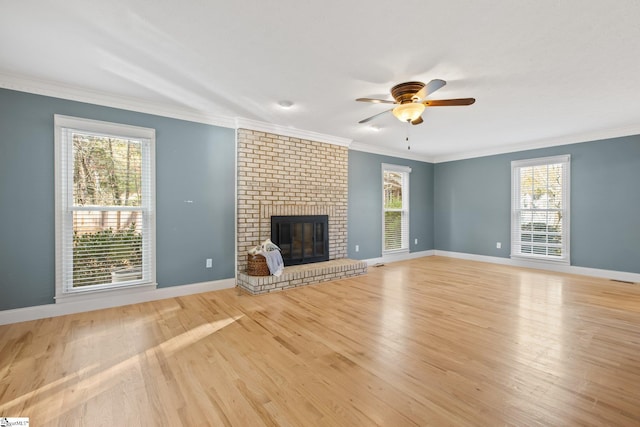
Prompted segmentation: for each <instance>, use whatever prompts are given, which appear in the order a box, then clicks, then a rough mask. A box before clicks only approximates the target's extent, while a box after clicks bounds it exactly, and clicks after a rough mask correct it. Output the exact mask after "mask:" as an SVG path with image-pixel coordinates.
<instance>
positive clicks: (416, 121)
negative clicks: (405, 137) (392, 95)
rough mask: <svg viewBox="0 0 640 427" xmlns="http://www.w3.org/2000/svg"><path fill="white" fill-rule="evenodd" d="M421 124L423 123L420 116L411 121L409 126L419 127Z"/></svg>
mask: <svg viewBox="0 0 640 427" xmlns="http://www.w3.org/2000/svg"><path fill="white" fill-rule="evenodd" d="M422 122H424V120H422V116H420V117H418V118H417V119H415V120H414V121H412V122H411V124H412V125H419V124H420V123H422Z"/></svg>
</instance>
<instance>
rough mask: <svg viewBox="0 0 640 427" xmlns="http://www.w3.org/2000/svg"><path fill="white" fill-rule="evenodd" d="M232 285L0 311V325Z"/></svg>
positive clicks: (215, 283)
mask: <svg viewBox="0 0 640 427" xmlns="http://www.w3.org/2000/svg"><path fill="white" fill-rule="evenodd" d="M235 285H236V279H235V278H231V279H223V280H216V281H212V282H202V283H193V284H190V285H181V286H170V287H168V288H157V289H153V290H143V291H140V292H136V293H131V294H127V295H112V296H107V295H104V294H101V295H100V297H97V298H95V299H90V300H83V301H69V302H64V303H58V304H45V305H36V306H33V307H25V308H16V309H12V310H4V311H0V325H7V324H9V323H18V322H27V321H29V320H37V319H44V318H46V317H56V316H64V315H65V314H74V313H83V312H85V311H93V310H100V309H103V308H112V307H120V306H123V305H129V304H137V303H141V302H148V301H156V300H160V299H166V298H174V297H180V296H185V295H192V294H199V293H202V292H210V291H219V290H221V289H229V288H233V287H235Z"/></svg>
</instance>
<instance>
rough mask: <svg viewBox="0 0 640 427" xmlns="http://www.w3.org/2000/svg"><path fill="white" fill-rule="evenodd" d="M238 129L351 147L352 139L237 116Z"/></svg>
mask: <svg viewBox="0 0 640 427" xmlns="http://www.w3.org/2000/svg"><path fill="white" fill-rule="evenodd" d="M235 127H236V129H249V130H257V131H260V132H267V133H273V134H276V135H282V136H288V137H291V138H299V139H306V140H309V141H318V142H326V143H328V144H334V145H341V146H343V147H350V146H351V144H352V141H353V140H351V139H348V138H341V137H338V136H333V135H327V134H324V133H318V132H312V131H307V130H302V129H296V128H290V127H286V126H281V125H276V124H273V123H266V122H260V121H257V120H250V119H245V118H242V117H237V118H236V121H235Z"/></svg>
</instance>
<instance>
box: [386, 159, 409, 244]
mask: <svg viewBox="0 0 640 427" xmlns="http://www.w3.org/2000/svg"><path fill="white" fill-rule="evenodd" d="M381 171H382V183H381V185H382V200H381V202H382V203H381V204H382V254H383V255H389V254H401V253H408V252H409V174H410V173H411V168H410V167H409V166H402V165H394V164H389V163H382V165H381ZM387 173H392V174H395V175H396V178H397V175H400V180H399V181H397V182H396V185H398V184H399V186H400V194H401V198H400V201H401V206H395V205H396V204H397V202H398V201H397V200H396V201H395V203H393V204H394V206H389V203H388V201H387V196H389V194H387V193H389V191H387V189H386V185H387V184H388V183H387V182H386V178H385V176H386V174H387ZM398 215H399V225H400V235H399V236H396V238H395V239H390V241H387V240H388V239H387V237H388V234H389V232H390V230H389V229H388V228H389V224H388V223H387V220H386V219H387V216H390V217H397V216H398ZM394 222H396V220H395V219H394ZM389 246H392V247H390V248H389Z"/></svg>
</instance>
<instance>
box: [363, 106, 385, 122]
mask: <svg viewBox="0 0 640 427" xmlns="http://www.w3.org/2000/svg"><path fill="white" fill-rule="evenodd" d="M392 110H393V108H392V109H391V110H385V111H383V112H381V113H378V114H374V115H373V116H371V117H367V118H366V119H363V120H360V121H359V122H358V123H367V122H368V121H371V120H373V119H375V118H376V117H378V116H381V115H383V114H384V113H388V112H389V111H392Z"/></svg>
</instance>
